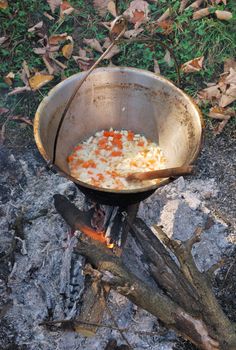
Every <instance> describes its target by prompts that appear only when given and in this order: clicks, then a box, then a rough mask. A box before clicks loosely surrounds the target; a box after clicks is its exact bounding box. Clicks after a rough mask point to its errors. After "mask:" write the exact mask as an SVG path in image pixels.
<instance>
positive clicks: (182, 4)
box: [179, 0, 189, 13]
mask: <svg viewBox="0 0 236 350" xmlns="http://www.w3.org/2000/svg"><path fill="white" fill-rule="evenodd" d="M188 1H189V0H181V2H180V6H179V13H182V12H183V11H184V9H185V8H186V6H187V4H188Z"/></svg>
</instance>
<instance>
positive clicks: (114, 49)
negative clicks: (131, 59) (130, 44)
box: [103, 38, 120, 60]
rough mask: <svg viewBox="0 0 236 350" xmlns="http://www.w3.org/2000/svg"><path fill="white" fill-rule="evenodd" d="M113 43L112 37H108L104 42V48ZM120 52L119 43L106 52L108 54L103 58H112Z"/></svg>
mask: <svg viewBox="0 0 236 350" xmlns="http://www.w3.org/2000/svg"><path fill="white" fill-rule="evenodd" d="M110 45H111V40H110V38H106V40H105V41H104V44H103V48H104V49H107V48H108V47H109V46H110ZM118 53H120V49H119V47H118V46H117V45H114V46H113V47H112V49H111V50H110V51H109V52H108V53H107V54H106V56H105V57H104V58H103V59H104V60H110V59H111V58H112V57H113V56H115V55H117V54H118Z"/></svg>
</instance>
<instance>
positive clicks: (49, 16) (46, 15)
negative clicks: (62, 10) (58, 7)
mask: <svg viewBox="0 0 236 350" xmlns="http://www.w3.org/2000/svg"><path fill="white" fill-rule="evenodd" d="M43 15H44V16H45V17H47V18H48V19H49V20H50V21H54V19H55V18H54V17H53V16H51V15H49V13H47V12H46V11H45V12H44V13H43Z"/></svg>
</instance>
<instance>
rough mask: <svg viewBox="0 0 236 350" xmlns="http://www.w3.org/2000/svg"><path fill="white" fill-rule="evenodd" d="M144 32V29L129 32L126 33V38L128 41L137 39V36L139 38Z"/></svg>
mask: <svg viewBox="0 0 236 350" xmlns="http://www.w3.org/2000/svg"><path fill="white" fill-rule="evenodd" d="M143 31H144V29H143V28H138V29H131V30H127V31H126V32H125V33H124V37H125V38H127V39H131V38H136V36H138V35H139V34H140V33H142V32H143Z"/></svg>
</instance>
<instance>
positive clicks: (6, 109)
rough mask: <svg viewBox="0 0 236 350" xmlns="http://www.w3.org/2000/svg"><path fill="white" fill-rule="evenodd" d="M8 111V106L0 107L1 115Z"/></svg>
mask: <svg viewBox="0 0 236 350" xmlns="http://www.w3.org/2000/svg"><path fill="white" fill-rule="evenodd" d="M7 112H9V109H8V108H4V107H0V115H2V114H5V113H7Z"/></svg>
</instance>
